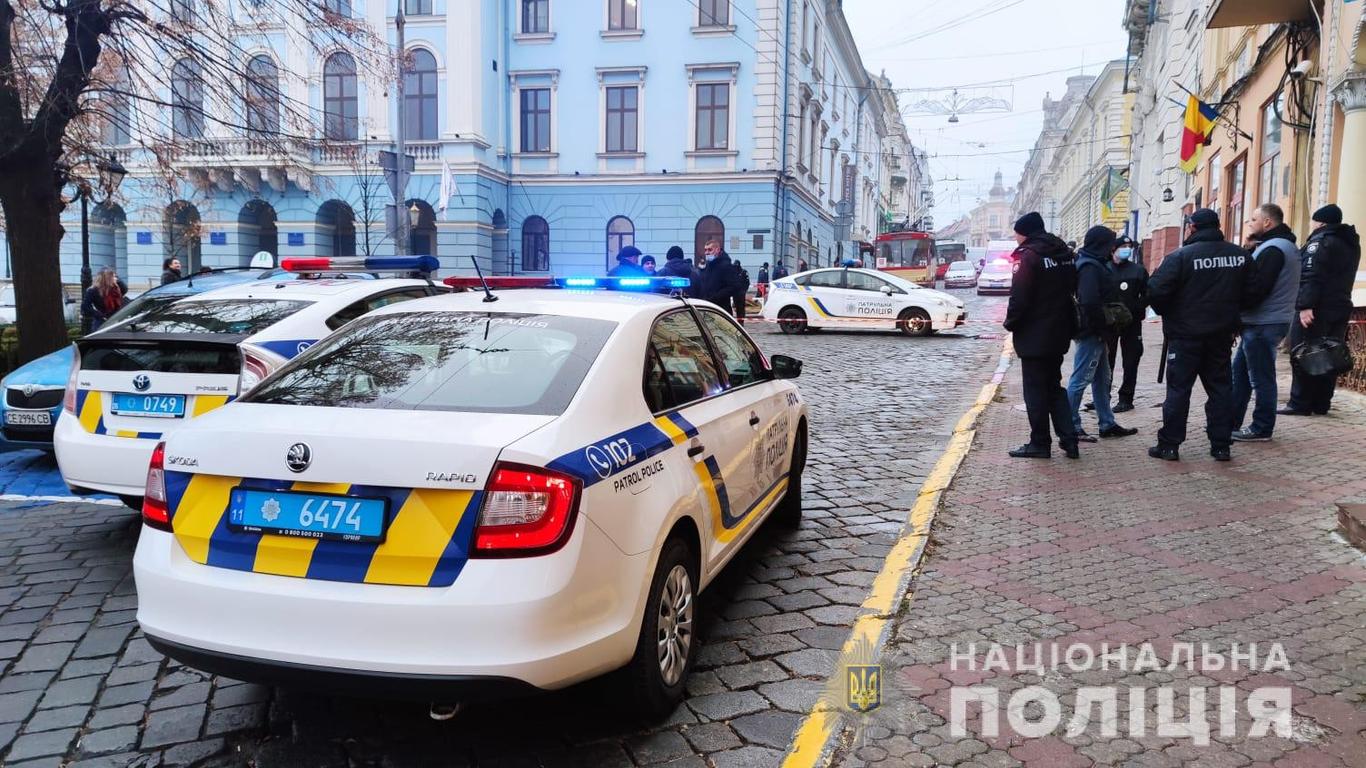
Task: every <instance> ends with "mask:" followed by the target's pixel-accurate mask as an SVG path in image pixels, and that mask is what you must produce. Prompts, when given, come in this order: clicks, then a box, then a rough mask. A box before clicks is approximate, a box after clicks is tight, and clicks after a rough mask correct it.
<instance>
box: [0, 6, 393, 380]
mask: <svg viewBox="0 0 1366 768" xmlns="http://www.w3.org/2000/svg"><path fill="white" fill-rule="evenodd" d="M350 6H351V3H350V0H271V2H252V0H240V1H239V0H0V208H2V209H3V212H4V215H5V220H6V222H7V234H8V236H9V241H10V246H11V249H12V252H13V259H12V260H13V272H14V282H15V288H16V298H17V302H16V303H17V305H18V306H17V311H18V314H19V315H20V316H22V317H23V333H22V335H21V338H20V343H19V356H20V358H21V360H29V359H32V358H34V357H37V356H39V355H42V354H45V353H46V352H48V351H51V350H53V349H56V348H57V347H59V346H61V345H62V344H64V343H66V330H65V326H64V322H63V319H62V307H61V305H60V304H59V303H57V302H56V301H55V299H54V297H56V296H57V295H58V292H59V291H58V289H59V286H60V281H61V274H60V269H59V263H58V247H59V244H60V242H61V238H62V234H63V228H62V225H61V220H60V217H61V213H62V211H63V210H64V209H65V207H66V206H67V205H69V204H70V203H71V201H72V200H73V199H74V194H73V189H80V188H81V187H82V185H83V186H84V188H86V189H90V188H91V187H95V186H97V185H98V183H99V174H98V172H97V166H98V164H99V163H101V162H103V161H105V159H106V158H108V157H109V154H110V151H111V150H110V146H111V145H119V146H118V148H117V149H116V150H114V151H116V152H117V155H118V159H119V160H120V161H121V162H123V164H124V165H126V166H128V167H129V169H130V170H134V171H137V172H139V173H140V174H144V175H145V174H149V173H156V174H160V175H162V176H164V177H165V178H166V179H168V180H171V179H180V178H186V177H187V176H189V174H188V170H189V168H190V166H191V165H192V164H190V163H187V162H186V159H187V158H189V157H198V158H206V157H215V156H216V157H220V158H222V159H223V160H224V161H225V162H224V163H222V165H227V163H226V159H227V158H229V157H233V156H240V155H242V154H251V155H253V156H256V157H265V156H268V157H270V158H272V159H273V161H274V162H276V163H277V164H279V165H281V166H285V165H292V166H299V165H300V164H307V163H309V162H311V158H312V157H313V155H314V153H316V152H318V151H319V149H320V146H321V145H320V135H323V134H333V135H334V138H336V137H338V132H337V131H335V130H332V128H333V127H334V125H336V124H338V123H337V121H339V120H345V119H346V116H344V115H324V114H322V109H321V105H315V104H311V103H310V101H309V96H308V93H309V91H310V84H309V83H308V82H306V81H301V78H306V77H307V73H293V72H286V71H284V69H283V68H280V69H279V70H277V71H276V73H275V77H274V78H271V77H270V76H269V72H268V71H267V72H264V73H263V72H262V68H260V67H257V66H255V65H253V63H252V62H253V59H254V56H253V54H252V52H253V51H254V50H257V49H259V48H261V47H264V46H266V45H267V44H268V41H269V40H270V36H272V35H280V34H283V35H284V36H285V38H286V39H287V41H288V42H287V47H291V48H293V49H294V50H298V51H304V52H307V54H308V55H309V58H310V59H316V58H317V57H319V56H321V55H322V54H323V53H324V52H331V51H334V50H345V51H346V52H347V53H348V54H349V55H350V57H351V61H352V64H353V66H354V69H355V71H356V73H357V76H358V77H359V78H362V79H372V78H373V79H381V78H382V79H384V80H385V81H386V82H387V81H388V80H390V79H392V78H391V73H392V71H393V61H392V57H391V56H390V51H389V50H388V46H387V44H386V43H385V41H384V40H383V39H382V38H381V37H380V36H379V35H378V34H377V33H376V32H375V31H374V30H372V28H371V27H370V26H369V24H367V23H366V22H365V21H364V20H362V19H356V18H352V16H351V7H350ZM313 85H314V86H316V85H317V84H316V83H314V84H313ZM312 90H315V91H316V90H321V89H318V88H316V87H314V88H313V89H312ZM352 119H354V118H352ZM320 126H325V127H326V128H327V129H328V130H326V131H320V130H319V127H320ZM345 134H346V132H345V131H342V132H340V136H339V137H340V138H342V139H347V138H351V136H348V135H345ZM198 167H200V168H203V167H205V164H204V163H199V164H198ZM200 174H201V175H200V177H199V178H194V177H192V176H190V181H191V182H193V183H196V184H199V185H200V186H203V185H205V184H212V183H219V184H222V183H223V181H222V179H214V178H210V177H209V176H208V175H207V173H206V172H203V171H201V172H200ZM105 192H106V194H107V193H108V191H107V190H106V191H105Z"/></svg>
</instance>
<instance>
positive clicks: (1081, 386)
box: [1067, 226, 1138, 443]
mask: <svg viewBox="0 0 1366 768" xmlns="http://www.w3.org/2000/svg"><path fill="white" fill-rule="evenodd" d="M1117 243H1118V238H1117V237H1116V236H1115V233H1114V231H1113V230H1111V229H1110V228H1108V227H1101V226H1095V227H1091V228H1090V229H1088V230H1087V231H1086V237H1085V238H1084V239H1083V241H1082V246H1081V251H1079V252H1078V253H1077V261H1076V269H1077V307H1078V308H1080V310H1081V317H1080V320H1081V323H1082V325H1081V328H1079V329H1077V346H1076V351H1075V354H1074V355H1073V357H1072V379H1071V381H1069V382H1068V384H1067V400H1068V410H1069V412H1070V413H1071V418H1072V427H1073V429H1075V430H1076V433H1077V439H1078V440H1081V441H1083V442H1087V443H1094V442H1095V441H1096V438H1095V437H1094V436H1092V435H1089V434H1087V433H1086V430H1084V429H1082V426H1081V413H1080V406H1081V398H1082V395H1083V394H1085V393H1086V388H1087V387H1090V388H1091V398H1092V402H1094V403H1095V406H1096V416H1097V418H1099V419H1100V425H1099V426H1100V431H1099V434H1100V436H1101V437H1128V436H1129V435H1134V434H1138V430H1136V429H1127V428H1125V427H1121V426H1120V425H1119V424H1117V423H1115V414H1114V412H1113V411H1111V410H1110V371H1111V370H1112V369H1111V367H1110V361H1109V359H1108V358H1109V350H1108V349H1106V345H1105V337H1106V334H1107V333H1108V331H1109V329H1110V325H1109V323H1107V322H1106V320H1105V305H1106V304H1112V303H1116V302H1118V301H1119V287H1118V284H1117V283H1115V281H1114V275H1113V274H1112V273H1111V271H1110V256H1111V254H1113V253H1114V250H1115V245H1116V244H1117Z"/></svg>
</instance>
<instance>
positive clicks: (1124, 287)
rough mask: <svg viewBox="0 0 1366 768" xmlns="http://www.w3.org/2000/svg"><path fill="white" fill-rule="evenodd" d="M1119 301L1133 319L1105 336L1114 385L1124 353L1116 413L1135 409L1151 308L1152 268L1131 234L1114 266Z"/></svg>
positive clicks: (1122, 241)
mask: <svg viewBox="0 0 1366 768" xmlns="http://www.w3.org/2000/svg"><path fill="white" fill-rule="evenodd" d="M1110 269H1111V272H1112V274H1113V275H1114V280H1115V286H1116V288H1117V289H1118V291H1119V301H1120V302H1121V303H1123V304H1124V306H1125V307H1126V308H1127V309H1128V310H1129V318H1130V320H1129V322H1128V324H1126V325H1124V326H1123V327H1120V328H1113V329H1111V330H1110V332H1109V333H1108V334H1106V338H1105V349H1106V351H1107V352H1108V353H1109V355H1110V384H1111V385H1112V386H1113V385H1114V383H1115V377H1114V371H1115V360H1117V359H1118V358H1119V356H1120V354H1123V355H1124V374H1123V376H1124V378H1123V381H1121V383H1120V385H1119V402H1117V403H1115V407H1114V412H1115V413H1124V412H1125V411H1132V410H1133V409H1134V390H1135V389H1136V388H1137V386H1138V361H1139V360H1141V359H1143V316H1144V314H1145V313H1146V312H1147V309H1148V270H1146V269H1144V268H1143V263H1142V262H1141V261H1139V260H1138V258H1137V253H1136V249H1135V248H1134V242H1133V241H1132V240H1130V239H1129V238H1127V237H1122V238H1120V240H1119V247H1117V248H1115V255H1114V264H1113V265H1112V266H1111V268H1110Z"/></svg>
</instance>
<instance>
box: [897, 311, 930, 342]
mask: <svg viewBox="0 0 1366 768" xmlns="http://www.w3.org/2000/svg"><path fill="white" fill-rule="evenodd" d="M897 327H899V328H900V329H901V332H902V333H904V334H906V335H907V336H928V335H929V333H930V315H929V313H927V312H926V311H925V310H923V309H908V310H906V311H905V312H903V313H902V314H901V317H900V318H899V319H898V321H897Z"/></svg>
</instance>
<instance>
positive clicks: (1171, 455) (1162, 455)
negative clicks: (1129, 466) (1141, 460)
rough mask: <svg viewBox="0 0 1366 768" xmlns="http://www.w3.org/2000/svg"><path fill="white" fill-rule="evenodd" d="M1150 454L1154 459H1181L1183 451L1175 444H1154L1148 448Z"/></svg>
mask: <svg viewBox="0 0 1366 768" xmlns="http://www.w3.org/2000/svg"><path fill="white" fill-rule="evenodd" d="M1148 455H1149V456H1151V457H1153V458H1154V459H1162V460H1163V461H1180V460H1181V453H1180V452H1179V451H1178V449H1177V447H1176V446H1174V445H1161V444H1158V445H1154V446H1153V447H1151V448H1149V449H1148Z"/></svg>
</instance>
